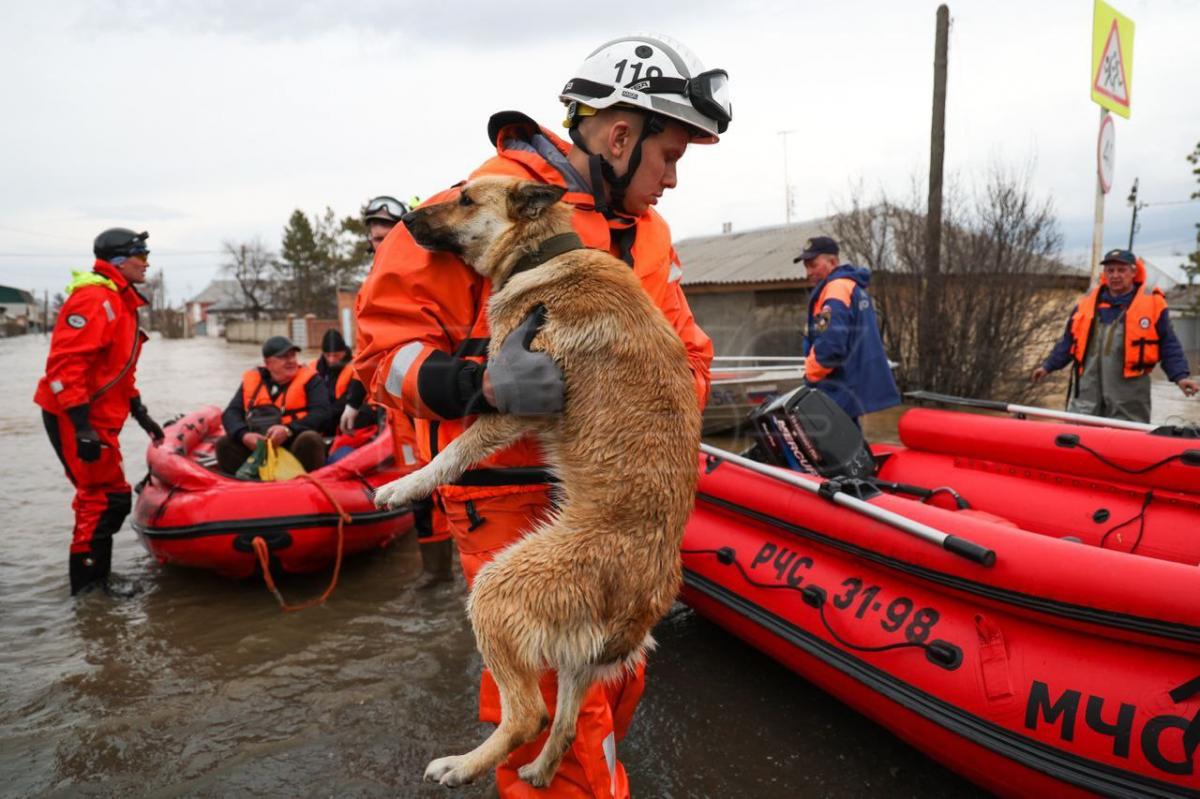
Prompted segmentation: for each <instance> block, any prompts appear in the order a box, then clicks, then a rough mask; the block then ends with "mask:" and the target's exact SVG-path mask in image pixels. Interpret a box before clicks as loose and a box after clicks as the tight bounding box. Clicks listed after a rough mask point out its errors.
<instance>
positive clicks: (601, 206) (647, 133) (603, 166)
mask: <svg viewBox="0 0 1200 799" xmlns="http://www.w3.org/2000/svg"><path fill="white" fill-rule="evenodd" d="M642 119H643V121H642V132H641V133H639V134H638V137H637V141H635V142H634V144H633V150H632V151H631V152H630V154H629V166H628V168H626V170H625V174H624V175H617V172H616V170H615V169H613V167H612V164H610V163H609V162H608V161H607V160H606V159H605V158H604V156H602V155H599V154H598V153H593V152H592V151H591V150H589V149H588V146H587V144H585V143H584V141H583V134H582V133H580V132H579V121H580V117H575V119H573V120H572V122H571V127H570V129H569V130H568V133H569V134H570V136H571V141H573V142H574V143H575V146H576V147H578V148H579V149H580V150H583V151H584V152H585V153H587V155H588V170H589V171H590V173H591V174H590V175H589V176H588V177H589V179H590V180H591V183H592V198H593V199H594V200H595V202H596V210H597V211H599V212H600V213H602V214H604V216H605V217H607V218H609V219H611V218H612V217H613V216H614V215H615V213H616V212H624V210H625V191H626V189H628V188H629V184H630V182H632V181H633V176H634V175H635V174H637V170H638V167H639V166H640V165H641V163H642V143H643V142H644V141H646V139H648V138H650V137H651V136H653V135H654V134H656V133H662V132H663V131H664V130H666V127H667V126H666V124H665V122H664V121H663V118H662V117H660V116H659V115H658V114H653V113H649V114H645V115H643V117H642ZM605 185H607V186H608V192H607V195H608V196H607V197H606V196H605V191H604V187H605Z"/></svg>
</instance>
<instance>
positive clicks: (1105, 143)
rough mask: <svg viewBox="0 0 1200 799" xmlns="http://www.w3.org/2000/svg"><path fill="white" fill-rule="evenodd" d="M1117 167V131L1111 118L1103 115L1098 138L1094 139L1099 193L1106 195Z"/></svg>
mask: <svg viewBox="0 0 1200 799" xmlns="http://www.w3.org/2000/svg"><path fill="white" fill-rule="evenodd" d="M1116 165H1117V131H1116V126H1115V125H1113V121H1112V117H1111V116H1110V115H1108V114H1105V115H1104V116H1103V117H1101V118H1100V136H1099V137H1098V138H1097V139H1096V175H1097V176H1098V177H1099V178H1100V191H1101V192H1103V193H1104V194H1108V192H1109V189H1111V188H1112V183H1113V170H1114V169H1115V168H1116Z"/></svg>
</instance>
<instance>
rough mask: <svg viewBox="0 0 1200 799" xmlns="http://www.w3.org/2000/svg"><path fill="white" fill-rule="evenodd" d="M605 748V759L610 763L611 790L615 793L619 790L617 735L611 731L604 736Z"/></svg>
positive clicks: (603, 745) (602, 744)
mask: <svg viewBox="0 0 1200 799" xmlns="http://www.w3.org/2000/svg"><path fill="white" fill-rule="evenodd" d="M601 747H602V748H603V749H604V760H605V761H606V762H607V763H608V779H609V791H611V792H612V793H613V794H616V792H617V735H616V733H613V732H610V733H609V734H608V735H606V736H604V741H603V742H602V743H601Z"/></svg>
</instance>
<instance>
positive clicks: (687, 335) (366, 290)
mask: <svg viewBox="0 0 1200 799" xmlns="http://www.w3.org/2000/svg"><path fill="white" fill-rule="evenodd" d="M537 130H538V129H537V128H536V126H535V125H534V123H533V122H532V121H531V120H529V119H528V118H527V117H521V118H519V120H518V121H517V122H515V123H514V124H510V125H507V126H505V127H503V128H501V129H500V130H498V131H497V133H496V136H495V142H496V147H497V155H496V156H495V157H494V158H492V159H490V160H489V161H487V162H486V163H484V164H483V165H482V166H481V167H480V168H479V169H477V170H476V171H475V172H474V173H473V174H472V175H471V177H472V178H476V177H481V176H486V175H501V176H505V175H506V176H511V177H517V178H522V179H525V180H537V181H539V182H541V183H550V184H554V185H557V186H563V187H565V185H566V184H565V181H564V180H563V177H562V175H561V174H560V173H559V172H558V170H557V169H555V168H554V167H553V166H552V165H550V164H549V163H547V162H546V161H545V160H544V159H543V158H542V157H541V156H540V155H537V154H536V153H533V152H528V151H525V150H520V149H509V148H507V147H506V146H505V141H506V140H508V139H510V138H528V136H529V135H531V134H532V133H533V132H535V131H537ZM540 133H541V134H542V135H544V136H545V137H546V138H547V139H549V140H550V141H551V142H553V144H554V145H555V146H556V147H557V148H558V149H559V151H560V152H562V153H563V154H564V155H565V154H566V153H567V152H568V151H569V150H570V145H568V144H566V143H565V142H563V141H562V140H561V139H558V138H557V137H556V136H554V134H553V133H551V132H549V131H548V130H546V129H545V128H541V129H540ZM456 194H457V189H451V190H448V191H445V192H442V193H440V194H438V195H436V196H434V197H431V198H429V199H428V200H427V201H426V202H425V204H431V203H438V202H444V201H445V200H447V199H450V198H452V197H454V196H456ZM563 199H564V201H566V202H568V203H570V204H571V205H572V206H574V208H575V215H574V218H573V220H572V222H573V224H574V226H575V230H576V232H577V233H578V234H579V237H580V238H581V239H582V240H583V243H584V245H585V246H587V247H592V248H596V249H601V250H605V251H608V252H611V253H612V254H613V255H616V256H617V257H621V255H622V254H623V253H622V252H621V245H620V241H621V238H622V235H623V234H625V233H627V232H628V231H629V229H630V228H631V227H634V226H636V227H635V237H634V238H633V241H632V244H631V246H629V251H628V253H624V254H625V255H626V259H627V260H631V261H632V268H633V271H634V274H635V275H636V276H637V277H638V278H639V280H640V281H641V284H642V287H643V288H644V289H645V290H646V293H647V294H648V295H649V296H650V298H651V300H653V301H654V303H655V305H657V306H658V308H659V309H660V310H661V311H662V312H663V315H664V316H666V318H667V320H668V321H669V322H670V323H671V325H672V326H673V327H674V328H675V331H676V332H677V333H678V334H679V337H680V338H681V339H682V340H683V343H684V345H685V347H686V349H687V354H688V361H689V364H690V366H691V369H692V374H693V376H694V378H695V387H696V400H697V402H698V403H699V404H700V405H701V406H703V405H704V403H705V402H706V401H707V398H708V391H709V366H710V364H711V362H712V354H713V348H712V342H711V340H710V339H709V338H708V336H707V335H705V333H704V331H702V330H701V329H700V327H699V326H698V325H697V324H696V321H695V319H694V317H693V316H692V312H691V309H690V308H689V307H688V304H687V300H686V299H685V298H684V295H683V289H682V288H681V287H680V285H679V279H680V277H682V270H681V269H680V265H679V257H678V255H676V253H675V248H674V247H673V246H672V244H671V232H670V229H669V228H668V227H667V223H666V222H665V221H664V220H663V218H662V217H661V216H659V215H658V213H657V212H655V211H654V209H652V208H648V209H647V210H646V211H645V212H643V213H642V215H641V216H639V217H637V218H636V219H632V218H619V219H615V220H611V221H610V220H608V219H606V218H605V217H604V216H603V215H602V214H600V213H599V212H598V211H596V209H595V205H594V202H595V201H594V199H593V198H592V196H591V195H590V194H583V193H579V192H568V193H567V194H566V195H564V197H563ZM397 231H398V232H397ZM489 292H490V284H489V282H488V281H487V280H485V279H484V278H483V277H481V276H480V275H479V274H478V273H476V272H475V271H474V270H473V269H471V268H470V267H468V266H466V265H465V264H464V263H463V262H462V261H461V260H459V259H458V258H457V257H456V256H454V255H452V254H450V253H445V252H430V251H429V250H426V249H424V248H422V247H421V246H419V245H418V244H417V243H416V242H415V241H413V238H412V236H411V235H409V234H408V231H407V230H404V229H403V228H402V226H399V225H398V226H397V228H396V229H395V231H393V233H392V234H391V235H389V236H388V237H387V238H386V239H385V240H384V241H383V243H382V245H381V246H380V248H379V250H378V252H377V253H376V256H375V265H374V268H373V269H372V270H371V273H370V275H368V277H367V280H366V282H365V283H364V284H363V287H362V290H361V292H360V293H359V298H358V304H359V307H358V338H359V343H360V344H361V346H360V347H359V348H358V352H357V353H356V354H355V358H354V367H355V369H356V370H357V372H358V375H359V377H360V379H361V380H362V381H363V383H364V385H366V386H367V388H368V396H370V397H372V398H373V399H374V401H375V402H377V403H379V404H381V405H385V406H387V407H389V408H395V409H397V410H399V411H401V412H402V413H404V414H406V415H408V416H410V417H412V418H413V421H414V427H415V443H416V446H417V457H418V460H420V461H421V462H428V461H429V460H432V458H433V456H434V455H436V454H437V451H438V450H440V449H441V448H443V447H445V446H446V445H447V444H448V443H449V442H451V441H453V440H454V439H455V438H456V437H457V436H458V435H460V434H461V433H462V431H463V429H464V428H465V427H466V426H467V425H468V424H469V423H470V419H471V417H469V416H466V417H463V416H461V415H460V416H459V418H454V415H453V414H452V413H451V414H447V413H445V411H446V408H445V407H444V405H443V403H441V402H440V400H439V394H438V390H439V388H440V386H439V381H440V380H441V379H443V378H441V375H443V374H446V373H447V372H444V371H443V365H445V364H447V362H449V361H451V360H452V359H465V360H469V361H473V362H475V363H479V364H482V363H483V362H484V360H485V356H486V354H487V345H488V324H487V315H486V309H487V301H488V296H489ZM541 465H542V458H541V454H540V453H539V452H538V449H537V445H536V444H535V443H534V442H533V440H532V439H529V438H526V439H522V440H521V441H518V442H517V443H516V444H514V445H513V446H511V447H509V448H507V449H505V450H503V451H501V452H499V453H497V454H496V455H494V456H492V457H491V458H489V459H488V460H487V461H485V462H484V463H483V464H480V466H481V467H483V471H486V472H487V479H482V480H481V479H475V480H472V479H470V478H468V479H466V480H464V481H461V482H464V483H467V482H474V483H479V482H486V483H488V485H482V486H481V485H453V486H444V487H443V488H442V489H441V491H442V494H443V496H451V497H460V498H470V497H479V496H497V495H500V494H505V493H516V492H522V491H531V490H538V488H539V486H540V485H544V480H540V479H537V478H532V477H531V478H529V479H530V480H536V484H530V483H528V482H526V483H525V484H521V482H520V481H521V480H522V478H521V476H520V474H519V472H511V471H510V472H508V475H514V476H513V477H512V479H509V477H506V474H505V472H503V471H498V470H512V469H517V470H521V469H525V470H528V469H530V468H538V469H540V467H541ZM472 471H476V472H478V471H481V470H480V469H476V470H472Z"/></svg>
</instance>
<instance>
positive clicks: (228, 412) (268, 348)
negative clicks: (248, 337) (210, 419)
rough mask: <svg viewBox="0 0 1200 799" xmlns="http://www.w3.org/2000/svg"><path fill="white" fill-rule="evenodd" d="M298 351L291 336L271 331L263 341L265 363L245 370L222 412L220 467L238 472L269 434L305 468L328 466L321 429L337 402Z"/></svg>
mask: <svg viewBox="0 0 1200 799" xmlns="http://www.w3.org/2000/svg"><path fill="white" fill-rule="evenodd" d="M299 352H300V348H299V347H297V346H296V345H295V344H293V343H292V342H291V340H290V339H288V338H287V337H285V336H272V337H271V338H269V339H267V340H266V341H265V342H264V343H263V347H262V354H263V363H262V366H257V367H254V368H252V369H248V370H247V371H246V373H245V374H244V375H242V384H241V385H240V386H238V389H237V391H235V392H234V394H233V397H232V398H231V399H230V400H229V405H228V406H227V407H226V408H225V412H224V413H222V414H221V424H222V425H223V426H224V428H225V435H224V436H222V437H221V438H220V439H219V440H218V441H217V447H216V449H217V464H218V465H219V466H220V467H221V471H223V472H225V473H227V474H235V473H236V472H237V470H238V467H240V466H241V465H242V464H243V463H245V462H246V459H247V458H249V457H250V455H251V453H253V452H254V449H255V448H256V447H257V446H258V442H259V441H261V440H262V439H264V438H266V439H269V440H270V441H271V442H273V443H274V444H275V445H276V446H280V447H283V448H284V449H286V450H289V451H290V452H291V453H292V454H293V455H295V456H296V460H298V461H300V465H302V466H303V467H304V468H305V470H306V471H310V472H312V471H315V470H317V469H319V468H321V467H322V466H324V465H325V440H324V438H323V437H322V435H321V431H322V430H324V429H325V427H326V426H327V425H328V424H329V422H330V419H331V418H332V414H333V406H332V404H331V403H330V400H329V391H328V389H327V388H326V387H325V381H324V380H323V379H322V378H321V376H320V375H318V374H317V372H316V370H315V369H314V368H313V367H312V366H309V365H305V366H302V365H301V364H300V361H299V359H298V358H297V354H298V353H299Z"/></svg>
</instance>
